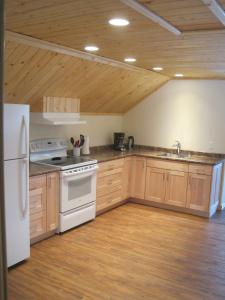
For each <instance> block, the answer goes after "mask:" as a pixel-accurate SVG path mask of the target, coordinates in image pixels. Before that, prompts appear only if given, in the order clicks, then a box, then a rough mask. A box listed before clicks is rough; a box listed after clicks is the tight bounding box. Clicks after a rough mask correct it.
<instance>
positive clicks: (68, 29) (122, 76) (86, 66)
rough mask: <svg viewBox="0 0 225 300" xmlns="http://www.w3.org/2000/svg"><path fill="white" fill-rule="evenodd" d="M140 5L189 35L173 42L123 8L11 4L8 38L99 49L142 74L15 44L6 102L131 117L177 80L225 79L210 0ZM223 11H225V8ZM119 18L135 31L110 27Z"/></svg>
mask: <svg viewBox="0 0 225 300" xmlns="http://www.w3.org/2000/svg"><path fill="white" fill-rule="evenodd" d="M138 2H139V3H141V4H143V5H144V7H145V8H147V9H149V10H151V11H153V12H154V13H156V14H157V15H158V16H160V17H162V18H163V19H164V20H166V21H168V22H170V23H171V24H172V25H173V26H175V27H176V28H177V29H178V30H180V31H181V32H182V34H181V35H179V36H177V35H174V34H172V33H171V32H169V31H167V30H166V29H165V28H162V27H161V26H160V25H159V24H157V23H154V22H153V21H151V20H149V19H148V18H146V16H143V15H142V14H140V13H138V12H137V11H135V10H133V9H132V8H131V7H129V6H127V5H125V4H124V3H123V1H120V0H85V1H84V0H76V1H75V0H38V1H35V0H6V29H7V30H9V31H12V32H17V33H20V34H23V35H26V36H31V37H34V38H38V39H40V40H44V41H48V42H52V43H55V44H58V45H62V46H66V47H70V48H72V49H76V50H80V51H84V46H85V45H87V44H95V45H97V46H98V47H99V48H100V49H99V51H98V53H97V55H98V56H101V57H105V58H110V59H113V60H116V61H119V62H123V60H124V58H125V57H127V56H134V57H135V58H136V59H137V61H136V62H135V63H133V65H134V66H136V67H138V68H141V69H142V70H140V69H139V70H138V69H135V68H133V69H132V68H130V69H126V68H125V67H124V68H123V67H122V66H121V67H118V66H112V65H107V64H102V65H101V63H100V62H98V63H96V62H94V61H91V60H87V61H86V60H85V59H81V58H79V57H77V58H76V57H66V56H65V55H63V54H56V53H54V52H52V51H50V52H49V51H48V50H43V49H41V48H39V49H34V47H31V46H30V45H19V44H18V42H17V43H16V42H15V41H14V42H13V41H8V43H7V48H6V54H7V52H8V54H7V59H6V100H7V101H11V102H12V101H15V100H16V99H18V97H19V98H20V99H21V101H24V102H31V103H32V104H33V107H34V108H35V109H38V101H39V100H40V99H41V98H42V96H43V93H45V95H47V93H48V95H50V94H51V95H53V94H54V95H55V96H67V95H68V96H70V97H77V96H78V97H80V98H81V109H82V110H83V111H93V112H97V111H98V112H124V111H126V110H128V109H129V108H131V107H132V106H133V105H135V104H136V103H138V102H139V101H141V100H142V99H143V98H144V97H145V96H146V95H147V94H148V93H151V92H152V91H154V90H155V89H157V88H158V87H160V86H161V85H162V84H163V83H164V82H166V81H167V80H168V79H169V78H173V76H174V73H183V74H184V75H185V78H207V79H208V78H209V79H212V78H213V79H214V78H217V79H225V51H224V49H225V27H224V25H223V24H222V23H221V22H220V21H219V20H218V18H217V17H216V16H215V15H214V14H213V13H212V12H211V11H210V10H209V8H208V7H207V6H206V5H205V4H204V3H203V1H202V0H139V1H138ZM218 3H219V4H220V5H221V7H223V8H225V0H219V1H218ZM113 17H124V18H127V19H128V20H129V21H130V25H129V26H127V27H123V28H116V27H112V26H110V25H109V24H108V20H109V19H110V18H113ZM48 57H50V58H52V59H50V58H48ZM156 65H161V66H163V68H164V70H163V71H162V72H161V74H159V73H155V72H151V71H150V70H151V69H152V67H153V66H156ZM25 74H27V75H25ZM31 74H32V76H33V77H31ZM38 74H39V76H40V77H39V76H38ZM18 75H19V76H20V78H19V77H17V76H18ZM28 78H29V80H28ZM60 78H61V80H60ZM12 80H15V82H12ZM25 83H26V84H25ZM26 89H27V91H26ZM32 91H35V92H34V93H32ZM35 103H36V104H35Z"/></svg>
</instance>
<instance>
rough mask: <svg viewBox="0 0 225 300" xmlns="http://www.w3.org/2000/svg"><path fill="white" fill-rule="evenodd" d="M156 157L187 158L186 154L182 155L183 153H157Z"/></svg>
mask: <svg viewBox="0 0 225 300" xmlns="http://www.w3.org/2000/svg"><path fill="white" fill-rule="evenodd" d="M157 156H161V157H171V158H186V157H189V155H188V154H184V153H181V154H179V155H178V154H175V153H168V152H164V153H159V154H157Z"/></svg>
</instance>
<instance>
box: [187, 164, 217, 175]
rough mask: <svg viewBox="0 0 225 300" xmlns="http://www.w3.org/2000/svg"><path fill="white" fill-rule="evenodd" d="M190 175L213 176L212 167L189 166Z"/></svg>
mask: <svg viewBox="0 0 225 300" xmlns="http://www.w3.org/2000/svg"><path fill="white" fill-rule="evenodd" d="M189 173H194V174H203V175H212V166H208V165H200V164H189Z"/></svg>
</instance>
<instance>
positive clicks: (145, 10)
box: [120, 0, 182, 35]
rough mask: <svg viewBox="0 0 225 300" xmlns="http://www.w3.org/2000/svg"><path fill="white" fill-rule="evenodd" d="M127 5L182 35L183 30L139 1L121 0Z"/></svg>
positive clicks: (174, 32)
mask: <svg viewBox="0 0 225 300" xmlns="http://www.w3.org/2000/svg"><path fill="white" fill-rule="evenodd" d="M120 1H121V2H123V3H124V4H126V5H127V6H129V7H131V8H133V9H134V10H136V11H137V12H139V13H140V14H142V15H143V16H145V17H147V18H149V19H150V20H151V21H153V22H155V23H157V24H159V25H160V26H161V27H163V28H165V29H167V30H168V31H170V32H172V33H173V34H175V35H181V34H182V32H181V31H180V30H179V29H177V28H176V27H175V26H173V25H172V24H170V23H169V22H167V21H166V20H164V19H163V18H161V17H159V16H158V15H156V14H155V13H154V12H152V11H151V10H150V9H148V8H146V7H145V6H144V5H142V4H140V3H138V2H137V1H135V0H120Z"/></svg>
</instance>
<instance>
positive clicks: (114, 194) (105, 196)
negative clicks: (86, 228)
mask: <svg viewBox="0 0 225 300" xmlns="http://www.w3.org/2000/svg"><path fill="white" fill-rule="evenodd" d="M123 172H124V159H117V160H113V161H109V162H102V163H99V169H98V172H97V189H96V212H97V214H98V213H100V212H102V211H104V210H106V209H109V208H111V207H112V206H114V205H116V204H117V203H120V202H121V201H122V200H123V192H124V189H123V174H124V173H123Z"/></svg>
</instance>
